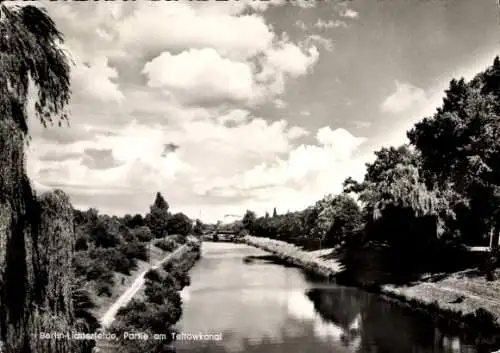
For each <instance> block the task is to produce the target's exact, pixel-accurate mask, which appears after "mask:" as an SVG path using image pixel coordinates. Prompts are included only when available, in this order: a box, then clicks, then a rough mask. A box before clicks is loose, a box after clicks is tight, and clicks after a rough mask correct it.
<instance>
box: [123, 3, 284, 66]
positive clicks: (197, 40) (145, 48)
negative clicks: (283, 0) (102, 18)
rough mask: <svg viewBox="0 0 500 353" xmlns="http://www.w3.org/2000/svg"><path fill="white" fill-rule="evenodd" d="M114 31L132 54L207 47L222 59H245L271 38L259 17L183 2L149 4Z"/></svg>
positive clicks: (266, 26)
mask: <svg viewBox="0 0 500 353" xmlns="http://www.w3.org/2000/svg"><path fill="white" fill-rule="evenodd" d="M216 5H220V3H217V4H216ZM204 9H205V11H203V10H204ZM233 9H234V7H233ZM219 10H220V9H219ZM118 31H119V36H120V40H121V44H122V45H123V46H124V47H125V48H129V50H130V51H131V52H132V53H136V55H142V54H141V53H150V54H153V55H154V54H157V53H160V52H162V51H165V50H169V51H183V50H185V49H188V48H190V49H205V48H211V49H215V50H217V52H219V53H220V54H221V55H224V56H232V57H237V58H246V57H250V56H253V55H255V54H257V53H258V52H260V51H263V50H264V49H265V48H267V47H268V46H269V45H270V43H271V42H272V41H273V39H274V33H273V32H272V31H271V29H270V28H269V26H268V25H267V24H266V23H265V21H264V19H263V18H262V17H261V16H259V15H241V16H234V13H224V12H220V11H206V7H204V6H203V7H200V8H196V7H194V6H190V5H189V4H187V3H176V4H175V6H174V5H173V4H167V5H166V4H164V3H153V2H149V3H148V4H147V5H143V6H140V7H138V8H137V9H136V11H135V12H134V13H133V14H132V15H131V16H129V17H127V18H126V19H125V20H124V21H123V22H122V23H121V24H120V26H119V29H118Z"/></svg>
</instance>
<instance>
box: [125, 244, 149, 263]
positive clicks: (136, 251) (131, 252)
mask: <svg viewBox="0 0 500 353" xmlns="http://www.w3.org/2000/svg"><path fill="white" fill-rule="evenodd" d="M118 250H119V252H121V253H122V254H123V255H124V256H126V257H127V258H128V259H129V260H131V261H133V260H134V259H139V260H143V261H147V260H148V250H147V248H146V245H144V244H143V243H140V242H138V241H134V242H130V243H124V244H122V245H120V246H119V247H118Z"/></svg>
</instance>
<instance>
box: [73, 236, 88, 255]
mask: <svg viewBox="0 0 500 353" xmlns="http://www.w3.org/2000/svg"><path fill="white" fill-rule="evenodd" d="M88 248H89V245H88V239H87V237H85V236H79V237H77V238H76V240H75V251H80V250H88Z"/></svg>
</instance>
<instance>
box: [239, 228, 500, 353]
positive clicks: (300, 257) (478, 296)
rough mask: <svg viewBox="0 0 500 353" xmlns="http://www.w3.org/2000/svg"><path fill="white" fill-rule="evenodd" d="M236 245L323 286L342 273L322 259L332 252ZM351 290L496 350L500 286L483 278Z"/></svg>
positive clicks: (264, 243) (251, 240) (279, 244)
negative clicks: (412, 312) (323, 281)
mask: <svg viewBox="0 0 500 353" xmlns="http://www.w3.org/2000/svg"><path fill="white" fill-rule="evenodd" d="M241 242H243V243H245V244H248V245H251V246H254V247H257V248H260V249H262V250H265V251H269V252H271V253H272V254H274V255H275V256H277V257H278V258H279V259H280V260H282V261H284V262H287V263H289V264H292V265H295V266H297V267H300V268H302V269H304V270H305V271H306V272H309V273H312V274H314V275H317V276H321V277H323V278H327V279H329V280H335V277H336V275H337V274H339V273H341V271H342V270H343V266H342V264H341V263H340V262H339V261H338V260H336V259H334V258H330V259H324V258H323V257H324V255H325V253H328V252H331V251H332V249H324V250H321V251H304V250H302V249H300V248H299V247H297V246H295V245H292V244H289V243H286V242H283V241H279V240H274V239H269V238H260V237H253V236H246V237H244V238H243V239H242V240H241ZM498 277H500V273H499V276H497V278H498ZM356 285H357V286H359V287H361V288H363V289H365V290H368V291H371V292H376V293H379V294H381V295H383V296H384V297H385V298H386V299H388V300H396V301H397V302H399V303H400V304H402V305H407V306H409V307H411V308H412V309H414V310H418V311H420V312H423V313H425V314H426V315H428V316H430V317H431V318H433V319H435V320H438V321H440V322H444V323H446V324H448V325H450V326H453V327H456V328H459V329H462V330H464V332H466V333H467V335H469V336H470V335H472V336H473V338H474V339H476V340H479V341H481V343H486V344H488V345H490V344H491V345H493V346H497V345H498V344H500V339H499V338H500V337H499V336H500V300H499V299H498V294H499V293H500V280H497V281H493V282H487V281H486V279H485V278H484V275H483V274H481V273H478V271H474V270H468V271H462V272H459V273H454V274H450V275H446V276H426V277H425V276H424V277H422V278H420V279H419V280H418V281H416V282H414V283H411V284H408V285H380V286H376V287H375V286H369V287H367V286H361V285H358V284H356Z"/></svg>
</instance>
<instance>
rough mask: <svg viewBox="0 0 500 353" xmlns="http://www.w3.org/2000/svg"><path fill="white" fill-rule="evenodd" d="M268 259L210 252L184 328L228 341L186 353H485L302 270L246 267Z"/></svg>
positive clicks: (253, 252) (188, 346)
mask: <svg viewBox="0 0 500 353" xmlns="http://www.w3.org/2000/svg"><path fill="white" fill-rule="evenodd" d="M262 255H265V253H264V252H262V251H260V250H258V249H254V248H252V247H248V246H245V245H240V244H227V243H205V244H204V246H203V257H202V259H201V260H200V262H199V263H198V264H197V265H196V266H195V267H194V268H193V269H192V271H191V283H192V284H191V286H190V287H187V288H185V290H184V291H183V292H182V297H183V300H184V314H183V318H182V320H181V322H180V325H179V326H180V329H181V331H183V332H189V333H197V332H202V333H219V332H222V336H223V339H222V341H205V342H201V341H199V342H194V341H183V342H177V343H176V347H177V351H178V352H205V353H212V352H213V353H215V352H219V353H236V352H251V353H252V352H255V353H277V352H283V353H285V352H286V353H308V352H311V353H323V352H325V353H326V352H329V353H331V352H336V353H343V352H360V353H393V352H394V353H402V352H403V353H404V352H414V353H420V352H422V353H424V352H425V353H430V352H436V353H444V352H477V351H476V350H474V349H473V348H472V347H471V346H470V345H464V344H461V343H460V341H459V340H458V339H457V338H453V337H448V336H446V335H443V334H442V333H441V332H440V331H439V330H436V329H435V327H434V325H433V324H432V323H431V322H428V321H426V320H424V319H423V318H419V317H417V316H415V315H413V314H410V313H409V312H408V311H406V310H404V309H402V308H401V307H398V306H396V305H395V304H393V303H389V302H386V301H383V300H380V299H379V298H378V297H377V296H375V295H372V294H369V293H366V292H362V291H359V290H356V289H354V288H346V287H340V286H335V285H326V286H319V285H317V284H315V283H312V282H311V281H309V280H307V279H306V278H305V276H304V275H303V273H302V272H301V271H300V270H299V269H296V268H290V267H288V268H287V267H283V266H278V265H275V264H272V263H269V262H268V261H251V262H249V261H243V259H244V258H245V257H247V256H262Z"/></svg>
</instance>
